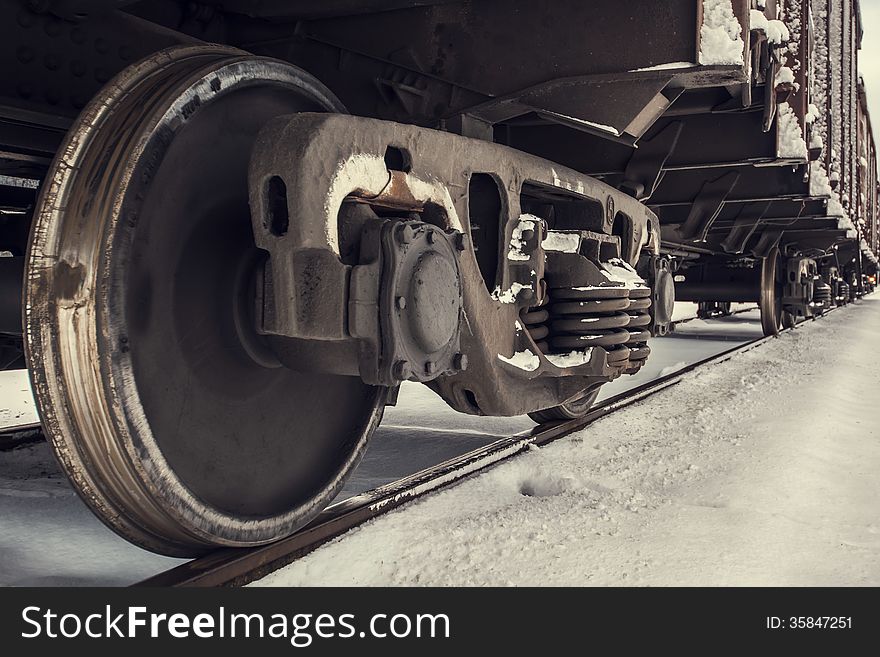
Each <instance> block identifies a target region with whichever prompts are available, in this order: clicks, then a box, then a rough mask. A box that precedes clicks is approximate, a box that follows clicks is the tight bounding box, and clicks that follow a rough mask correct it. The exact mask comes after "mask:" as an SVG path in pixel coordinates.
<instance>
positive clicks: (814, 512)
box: [259, 296, 880, 586]
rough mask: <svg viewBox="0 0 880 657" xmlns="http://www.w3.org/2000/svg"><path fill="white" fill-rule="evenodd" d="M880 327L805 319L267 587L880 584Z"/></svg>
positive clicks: (852, 313)
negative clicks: (878, 401)
mask: <svg viewBox="0 0 880 657" xmlns="http://www.w3.org/2000/svg"><path fill="white" fill-rule="evenodd" d="M737 317H741V316H737ZM693 323H695V322H691V323H688V324H687V325H685V326H688V327H689V326H691V324H693ZM878 323H880V297H877V296H871V297H867V298H866V299H864V300H862V301H860V302H859V303H857V304H855V305H854V306H850V307H848V308H846V309H843V310H841V311H838V312H835V313H831V314H830V315H828V316H826V317H825V318H823V319H821V320H819V321H816V322H807V323H805V324H803V325H801V326H800V327H799V328H798V329H796V330H795V331H792V332H788V333H785V334H783V335H782V336H781V337H780V338H779V339H777V340H773V341H770V342H768V343H764V344H763V345H762V346H760V347H758V348H756V349H753V350H751V351H749V352H747V353H744V354H740V355H738V356H736V357H734V358H732V359H731V360H729V361H727V362H725V363H723V364H720V365H717V366H715V367H712V368H709V369H705V370H700V371H698V372H695V373H692V374H688V375H685V376H684V378H683V380H682V381H681V382H680V383H679V384H677V385H676V386H673V387H672V388H670V389H668V390H666V391H664V392H663V393H662V394H659V395H657V396H654V397H651V398H648V399H647V400H645V401H643V402H641V403H639V404H638V405H637V406H635V407H631V408H630V409H628V410H627V411H626V412H625V413H622V414H618V415H612V416H609V417H608V418H605V419H603V420H600V421H599V422H597V423H595V424H593V425H592V426H591V427H589V428H588V429H586V430H584V431H582V432H580V433H578V434H576V435H573V436H571V437H569V438H566V439H563V440H561V441H559V442H557V443H554V444H553V445H550V446H548V447H545V448H542V449H536V450H532V451H530V452H528V453H526V454H524V455H522V456H520V457H517V458H516V459H513V460H512V461H510V462H508V463H506V464H504V465H502V466H500V467H497V468H493V469H492V470H490V471H488V472H486V473H484V474H481V475H477V476H474V477H472V478H470V479H468V480H467V481H465V482H463V483H461V484H459V485H457V486H454V487H453V488H451V489H449V490H447V491H444V492H441V493H439V494H434V495H431V496H429V497H427V498H425V499H424V500H421V501H418V502H416V503H413V504H411V505H408V506H406V507H404V508H402V509H400V510H397V511H394V512H391V513H390V514H388V515H386V516H384V517H382V518H379V519H377V520H375V521H373V522H370V523H368V524H367V525H364V526H362V527H359V528H357V529H355V530H353V531H351V532H349V533H348V534H347V535H346V536H344V537H341V538H340V539H337V540H336V541H334V542H332V543H330V544H328V545H327V546H325V547H323V548H321V549H319V550H318V551H317V552H315V553H313V554H311V555H309V556H306V557H305V558H303V559H302V560H300V561H298V562H296V563H294V564H292V565H290V566H288V567H287V568H285V569H283V570H281V571H278V572H276V573H274V574H272V575H270V576H268V577H267V578H265V579H264V580H262V581H261V582H260V583H259V584H262V585H315V584H321V585H414V584H415V585H540V586H547V585H551V586H552V585H775V586H782V585H834V586H847V585H875V586H876V585H877V584H878V583H880V559H878V556H880V523H878V519H877V513H876V500H877V498H878V495H880V480H878V478H877V476H876V472H877V470H878V468H880V441H878V440H877V439H878V428H877V424H876V420H875V417H874V416H875V409H874V403H873V398H872V396H871V395H870V394H869V391H870V390H872V389H874V388H875V387H876V385H877V371H878V370H880V349H878V348H877V347H878V346H880V344H878V339H880V338H878V334H877V332H876V328H875V327H876V326H877V325H878ZM830 363H831V364H833V367H832V368H829V364H830ZM794 380H797V381H798V387H797V389H796V390H795V389H793V388H792V381H794Z"/></svg>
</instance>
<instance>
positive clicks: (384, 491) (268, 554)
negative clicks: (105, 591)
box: [135, 336, 775, 587]
mask: <svg viewBox="0 0 880 657" xmlns="http://www.w3.org/2000/svg"><path fill="white" fill-rule="evenodd" d="M774 337H775V336H770V337H762V338H758V339H756V340H753V341H751V342H747V343H745V344H740V345H737V346H735V347H732V348H730V349H727V350H725V351H723V352H721V353H719V354H716V355H714V356H711V357H709V358H705V359H703V360H701V361H698V362H695V363H692V364H691V365H687V366H685V367H683V368H682V369H680V370H678V371H676V372H674V373H671V374H668V375H665V376H661V377H659V378H657V379H654V380H652V381H649V382H647V383H644V384H642V385H640V386H638V387H636V388H633V389H631V390H628V391H626V392H623V393H620V394H618V395H615V396H614V397H611V398H609V399H607V400H606V401H604V402H602V403H601V404H598V405H597V406H596V407H595V408H593V409H592V410H591V411H590V412H589V413H588V414H587V415H586V416H584V417H583V418H579V419H577V420H570V421H567V422H559V423H553V424H546V425H541V426H538V427H536V428H535V429H533V430H532V431H531V432H527V433H520V434H516V435H514V436H510V437H507V438H502V439H499V440H497V441H495V442H492V443H490V444H488V445H485V446H483V447H480V448H478V449H475V450H472V451H470V452H467V453H465V454H462V455H460V456H457V457H455V458H452V459H449V460H447V461H444V462H443V463H440V464H438V465H435V466H433V467H431V468H427V469H425V470H422V471H421V472H417V473H415V474H412V475H409V476H408V477H404V478H402V479H399V480H397V481H395V482H392V483H389V484H385V485H383V486H379V487H377V488H374V489H372V490H370V491H367V492H364V493H361V494H360V495H356V496H354V497H351V498H348V499H346V500H344V501H343V502H339V503H337V504H334V505H332V506H330V507H328V508H327V509H326V510H325V511H324V512H323V513H322V514H321V515H320V516H318V518H316V519H315V520H314V521H312V522H311V523H310V524H309V525H307V526H306V527H304V528H303V529H301V530H300V531H298V532H297V533H295V534H293V535H291V536H289V537H287V538H285V539H282V540H280V541H277V542H275V543H271V544H269V545H263V546H259V547H255V548H248V549H241V548H235V549H232V548H230V549H222V550H217V551H215V552H211V553H210V554H207V555H205V556H204V557H200V558H197V559H194V560H192V561H189V562H187V563H184V564H181V565H180V566H177V567H175V568H172V569H170V570H167V571H165V572H162V573H159V574H157V575H154V576H153V577H150V578H148V579H146V580H143V581H142V582H139V583H137V584H135V586H141V587H143V586H156V587H209V586H242V585H245V584H248V583H250V582H253V581H255V580H258V579H260V578H261V577H263V576H265V575H267V574H269V573H270V572H273V571H275V570H277V569H279V568H282V567H284V566H286V565H288V564H290V563H292V562H294V561H296V560H297V559H299V558H301V557H303V556H305V555H307V554H309V553H310V552H312V551H314V550H316V549H317V548H318V547H320V546H321V545H323V544H325V543H327V542H329V541H331V540H332V539H334V538H336V537H338V536H341V535H342V534H344V533H346V532H348V531H349V530H351V529H353V528H355V527H357V526H358V525H361V524H363V523H364V522H366V521H368V520H372V519H374V518H377V517H379V516H381V515H384V514H385V513H388V512H389V511H391V510H393V509H396V508H398V507H401V506H403V505H404V504H407V503H409V502H411V501H413V500H415V499H418V498H420V497H422V496H424V495H426V494H428V493H433V492H436V491H439V490H442V489H444V488H447V487H449V486H450V485H452V484H454V483H456V482H458V481H461V480H462V479H464V478H466V477H469V476H471V475H473V474H475V473H477V472H481V471H484V470H486V469H488V468H490V467H493V466H495V465H497V464H499V463H502V462H504V461H506V460H508V459H510V458H512V457H514V456H516V455H517V454H520V453H521V452H524V451H526V450H528V449H529V448H530V447H531V446H532V445H535V446H543V445H547V444H549V443H552V442H554V441H556V440H559V439H560V438H563V437H565V436H568V435H569V434H572V433H574V432H576V431H579V430H581V429H583V428H585V427H587V426H589V425H590V424H592V423H593V422H595V421H596V420H599V419H601V418H603V417H606V416H608V415H611V414H613V413H616V412H617V411H620V410H622V409H624V408H627V407H628V406H632V405H633V404H636V403H638V402H640V401H642V400H644V399H646V398H648V397H651V396H653V395H656V394H657V393H659V392H661V391H663V390H665V389H667V388H669V387H671V386H674V385H676V384H677V383H679V382H680V381H681V380H682V379H683V378H684V377H685V376H686V375H687V374H689V373H691V372H693V371H695V370H698V369H702V368H705V367H707V366H711V365H717V364H719V363H723V362H724V361H727V360H729V359H730V358H733V357H734V356H736V355H738V354H741V353H745V352H747V351H750V350H752V349H755V348H756V347H759V346H760V345H762V344H764V343H766V342H768V341H769V340H772V339H774Z"/></svg>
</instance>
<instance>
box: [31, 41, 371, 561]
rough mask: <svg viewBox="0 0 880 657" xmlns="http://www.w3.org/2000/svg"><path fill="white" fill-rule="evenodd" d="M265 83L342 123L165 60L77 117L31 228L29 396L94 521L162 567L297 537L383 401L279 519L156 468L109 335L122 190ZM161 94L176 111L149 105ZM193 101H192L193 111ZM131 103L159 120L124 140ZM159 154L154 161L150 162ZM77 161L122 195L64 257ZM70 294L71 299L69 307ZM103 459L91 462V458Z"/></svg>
mask: <svg viewBox="0 0 880 657" xmlns="http://www.w3.org/2000/svg"><path fill="white" fill-rule="evenodd" d="M255 76H256V80H257V81H256V82H254V81H253V80H254V79H255ZM267 78H268V79H270V80H271V84H272V85H276V86H277V88H278V89H282V88H283V89H284V90H285V91H284V93H287V92H290V94H292V96H291V97H293V96H295V95H297V94H302V95H303V96H304V97H307V98H308V99H309V100H310V101H313V102H312V104H313V105H314V107H311V108H310V109H313V110H323V111H339V110H340V109H341V107H340V106H339V104H338V101H336V100H335V99H334V98H333V97H332V95H331V94H330V93H329V92H328V91H327V90H326V89H324V88H323V87H321V85H320V84H318V83H317V82H316V81H314V80H313V79H312V78H310V77H309V76H307V75H305V74H303V73H302V72H301V71H299V70H298V69H295V68H294V67H292V66H289V65H287V64H284V63H282V62H276V61H274V60H267V59H262V58H253V57H250V56H248V55H246V54H245V53H242V52H241V51H238V50H235V49H231V48H225V47H215V46H195V47H184V48H173V49H169V50H167V51H163V52H161V53H157V54H156V55H154V56H152V57H150V58H148V59H147V60H144V61H143V62H141V63H139V64H137V65H135V66H134V67H132V68H130V69H127V70H126V71H125V72H123V73H122V74H121V75H120V76H119V77H118V78H117V79H116V80H114V81H113V82H112V83H111V84H110V85H108V86H107V87H106V88H105V90H104V91H102V92H101V94H99V96H98V97H97V98H96V99H95V100H94V101H93V102H92V103H91V104H90V106H89V107H88V108H86V110H84V112H83V114H82V115H81V117H80V119H79V120H78V125H77V126H75V127H74V129H73V130H71V131H70V132H69V133H68V138H67V141H66V142H65V144H63V145H62V148H61V149H60V150H59V155H58V157H57V158H56V162H55V163H54V164H53V168H52V170H51V171H50V175H51V177H50V178H47V183H49V184H46V185H44V191H43V193H42V196H41V200H40V205H39V207H40V208H41V210H40V212H39V214H38V216H37V217H36V219H35V222H34V228H33V232H32V239H31V247H30V249H29V255H28V272H29V274H28V280H27V284H26V295H27V303H26V304H25V326H26V327H27V330H26V334H27V336H26V337H27V347H28V356H29V362H30V363H31V365H32V366H31V368H30V369H31V377H32V382H33V385H34V389H35V392H36V393H37V394H36V396H37V398H38V404H39V406H40V411H41V416H42V417H43V419H44V424H45V426H46V430H47V433H48V435H49V436H50V437H51V440H52V443H53V446H54V448H55V452H56V455H57V456H58V458H59V461H60V462H61V464H62V466H63V467H64V469H65V470H66V471H67V472H68V475H69V476H70V477H71V478H72V480H73V481H74V482H75V484H76V486H75V487H76V488H77V489H78V492H80V494H81V496H82V497H83V498H84V499H85V501H86V502H87V503H88V504H89V505H90V506H91V507H92V508H93V510H94V511H95V512H96V513H97V515H98V516H99V517H100V518H101V519H102V520H103V521H104V522H105V523H107V524H108V525H109V526H110V527H111V528H112V529H114V530H115V531H117V532H118V533H120V534H122V535H123V536H125V537H126V538H128V539H129V540H131V541H133V542H135V543H137V544H138V545H141V546H142V547H146V548H148V549H151V550H153V551H157V552H162V553H165V554H175V555H188V554H196V553H199V552H203V551H204V550H205V549H207V548H208V547H210V546H214V545H240V546H244V545H254V544H258V543H263V542H267V541H271V540H273V539H276V538H279V537H280V536H283V535H285V534H287V533H290V532H291V531H293V530H294V529H295V528H296V527H297V526H299V525H301V524H303V522H305V521H307V520H308V519H309V518H310V517H312V516H313V515H315V513H317V512H318V511H319V510H320V508H322V507H323V506H324V505H325V504H326V503H327V502H329V500H330V499H332V497H333V496H334V495H335V494H336V492H338V490H339V489H340V488H341V486H342V484H343V483H344V479H345V476H346V475H347V473H349V472H350V470H351V469H352V468H353V467H354V465H355V464H356V463H357V461H358V460H359V459H360V456H361V455H362V454H363V451H364V449H365V446H366V439H367V437H368V436H369V434H370V433H371V432H372V430H373V429H374V428H375V426H376V425H377V424H378V422H379V419H380V417H381V411H382V408H383V406H384V399H385V395H386V394H387V390H385V389H383V388H369V387H366V388H364V392H363V394H362V397H363V399H361V402H362V403H363V407H364V409H365V410H366V412H365V413H362V414H361V415H362V417H359V425H358V426H357V427H353V431H352V436H351V438H350V443H347V444H346V449H347V456H346V457H345V458H342V459H341V463H340V467H339V468H338V471H336V472H335V473H334V474H333V475H332V476H329V477H328V480H327V482H326V484H325V485H324V486H323V487H322V488H321V490H320V491H319V492H318V493H317V494H316V495H315V496H313V497H311V498H310V499H309V500H307V501H306V502H304V503H303V504H301V505H299V506H297V507H296V508H293V509H289V510H288V511H286V512H273V513H270V514H256V513H240V512H235V511H230V510H228V509H224V508H220V507H219V506H218V505H216V504H213V503H211V502H206V501H205V500H203V499H201V497H200V495H198V494H194V493H193V491H191V490H190V489H189V487H188V486H187V485H186V484H185V483H184V481H183V480H182V479H181V477H179V476H178V475H177V473H176V472H175V471H174V469H173V468H171V469H169V468H168V467H163V463H165V464H166V465H167V462H166V461H165V457H164V456H163V449H162V448H160V445H159V442H158V441H157V440H156V439H155V437H153V436H152V433H151V431H150V420H149V418H148V415H147V413H145V412H144V408H143V406H142V405H141V400H140V396H139V394H138V388H137V385H138V383H141V382H138V381H137V380H136V378H135V377H134V375H133V372H134V369H133V366H132V361H133V360H134V359H133V357H132V355H131V348H130V346H127V345H126V343H125V335H126V332H125V330H122V331H120V326H119V324H120V323H123V324H124V323H125V322H127V321H128V315H127V314H126V310H125V305H126V298H125V297H126V295H127V294H128V291H129V289H130V288H129V287H128V286H127V285H120V284H119V281H120V280H123V279H121V278H120V271H121V270H123V269H124V270H125V271H127V270H128V264H127V262H126V264H125V265H124V266H123V265H121V264H120V263H121V262H123V260H122V259H121V258H120V257H119V254H122V255H130V253H131V251H130V250H129V252H126V251H125V249H126V241H128V244H129V246H130V245H131V243H132V240H133V236H134V233H135V231H136V230H137V223H138V222H137V218H136V217H133V216H132V215H127V214H125V210H126V209H127V207H128V206H126V202H125V199H126V196H125V195H126V190H128V189H129V185H131V187H136V184H135V183H133V182H132V181H136V180H137V179H138V178H137V176H138V174H141V175H144V172H145V171H146V172H147V175H145V176H144V177H145V178H149V176H150V175H155V174H156V171H157V170H158V171H160V173H161V161H162V160H161V158H162V156H163V153H162V152H161V148H162V147H163V145H162V143H161V142H157V141H155V140H156V138H157V134H159V133H160V129H165V128H167V127H168V126H169V125H171V126H174V125H178V124H175V123H174V121H180V120H181V117H183V118H184V123H186V120H190V119H192V117H193V116H199V113H200V112H201V113H203V114H204V113H205V112H206V111H207V110H205V109H203V108H204V107H211V106H212V103H213V102H215V101H216V100H217V99H218V98H222V97H223V94H225V93H227V89H234V90H235V89H240V88H244V87H243V86H236V85H251V84H260V83H263V84H269V83H266V79H267ZM215 79H216V80H218V81H219V82H220V86H221V88H220V89H219V90H218V89H214V88H213V86H214V85H216V84H217V83H215V82H214V80H215ZM224 84H228V85H229V86H228V87H223V85H224ZM163 85H167V88H166V87H165V86H163ZM181 88H183V89H186V91H187V93H186V94H183V95H181V94H177V95H175V94H176V92H175V91H174V90H179V89H181ZM274 88H275V87H274V86H273V89H274ZM163 90H164V91H167V94H170V96H171V97H173V100H172V101H169V100H168V98H169V97H168V96H162V94H161V93H158V92H161V91H163ZM148 91H149V93H148ZM212 93H213V94H214V95H213V96H212ZM139 94H141V95H140V96H139ZM195 96H199V97H200V100H199V101H193V98H194V97H195ZM137 100H140V101H141V103H142V104H143V105H144V106H145V104H146V103H148V102H153V103H155V104H156V106H158V107H159V109H160V110H162V111H158V112H154V113H153V114H148V113H147V111H146V110H145V111H144V112H143V115H144V116H149V117H150V120H149V121H146V120H145V125H138V126H135V127H133V128H132V129H131V130H130V135H129V134H128V133H126V132H125V130H122V129H121V128H122V127H123V126H125V125H126V122H128V123H127V125H129V126H130V121H129V120H128V119H127V118H125V117H126V116H128V115H127V114H126V113H125V112H124V109H125V103H129V104H132V103H134V102H135V101H137ZM194 102H195V106H193V103H194ZM163 103H166V105H167V107H165V106H163V105H162V104H163ZM187 103H190V105H189V106H187ZM138 107H140V105H138ZM128 109H129V110H131V107H129V108H128ZM294 111H301V110H294ZM114 112H115V113H114ZM186 112H189V115H188V116H189V119H187V118H186V114H185V113H186ZM134 114H136V112H132V115H134ZM108 128H117V130H116V131H113V130H108ZM102 129H103V130H104V132H103V133H102V132H101V130H102ZM174 129H176V128H174ZM185 129H186V127H184V128H182V130H185ZM111 132H112V133H113V134H116V133H118V134H123V135H128V136H129V137H130V138H129V139H128V140H127V141H125V142H124V143H123V141H122V139H119V140H117V141H116V142H114V146H115V147H116V148H114V149H111V148H106V146H107V144H104V143H100V142H101V141H102V140H104V141H106V139H107V138H108V137H107V134H108V133H111ZM181 134H183V133H181ZM157 143H158V145H159V150H155V149H156V148H157V146H156V145H157ZM172 146H173V142H172ZM150 148H153V149H154V150H153V151H150V150H149V149H150ZM116 150H121V151H123V152H125V153H126V155H129V154H131V155H134V154H137V157H132V159H131V160H127V159H126V158H122V159H121V160H116V161H114V160H113V159H112V157H103V158H98V157H97V156H96V153H99V152H104V151H108V152H110V151H116ZM145 153H146V154H147V155H145ZM149 155H158V157H159V160H160V164H157V165H155V170H153V171H152V172H150V170H149V167H150V166H151V164H150V160H149V159H148V156H149ZM83 161H85V162H86V163H87V164H89V165H90V166H91V167H92V168H93V169H94V170H98V169H100V168H101V167H102V166H103V167H105V168H104V169H102V172H109V173H110V174H112V175H110V178H111V180H112V183H119V187H118V189H121V190H123V191H120V192H118V193H116V192H113V191H112V190H111V191H106V190H99V191H97V192H95V193H94V199H98V200H100V201H101V202H102V203H103V206H104V207H101V208H97V209H96V208H90V209H89V210H87V211H83V213H84V215H86V214H89V212H94V213H96V216H99V217H100V218H101V219H100V221H93V222H92V223H101V224H102V225H101V226H91V225H90V224H88V223H84V222H85V219H84V218H83V217H78V218H76V219H75V221H79V222H80V223H81V224H82V225H80V228H81V229H82V230H81V232H82V235H80V237H79V239H82V240H85V242H86V244H84V245H80V244H77V247H76V248H73V246H72V243H71V241H70V240H71V235H70V233H71V231H72V230H73V228H72V224H71V222H72V221H74V220H72V219H71V218H70V214H71V212H70V211H68V210H66V205H67V201H68V200H69V199H70V197H71V194H74V193H75V192H76V189H77V180H80V184H82V180H83V179H84V178H83V176H86V175H87V173H88V172H82V173H80V172H78V171H76V170H75V168H73V167H71V166H70V165H71V164H73V163H78V164H81V163H82V162H83ZM131 162H137V163H139V164H138V166H134V165H132V164H131ZM141 165H143V166H141ZM138 167H140V168H138ZM106 177H107V176H104V177H102V178H101V180H103V179H104V178H106ZM96 179H97V178H96ZM49 181H51V182H49ZM112 183H108V187H112ZM102 193H103V195H102ZM94 199H93V200H94ZM78 209H81V207H78ZM65 222H68V223H65ZM126 222H130V223H131V225H128V224H127V223H126ZM84 226H85V228H83V227H84ZM120 235H122V236H126V237H125V238H122V237H120ZM108 281H109V282H108ZM65 286H67V287H69V288H70V289H69V290H67V288H66V287H65ZM68 292H69V296H70V299H67V298H66V296H65V295H67V293H68ZM53 294H54V295H55V296H54V297H53ZM120 318H124V321H123V320H120ZM125 328H127V327H123V329H125ZM77 336H78V337H77ZM114 341H115V342H114ZM56 381H63V382H64V385H58V384H57V383H56ZM361 385H362V384H361ZM99 445H100V446H101V449H97V446H99ZM105 452H106V453H105Z"/></svg>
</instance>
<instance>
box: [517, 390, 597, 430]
mask: <svg viewBox="0 0 880 657" xmlns="http://www.w3.org/2000/svg"><path fill="white" fill-rule="evenodd" d="M598 396H599V388H593V389H592V390H585V391H584V392H583V393H581V395H580V396H579V397H575V398H574V399H572V400H570V401H568V402H566V403H564V404H560V405H559V406H554V407H553V408H547V409H544V410H543V411H534V412H533V413H529V417H530V418H532V419H533V420H534V421H535V422H537V423H538V424H544V423H546V422H559V421H564V420H576V419H577V418H579V417H583V416H584V415H586V414H587V413H589V411H590V409H591V408H592V407H593V403H594V402H595V401H596V397H598Z"/></svg>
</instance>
